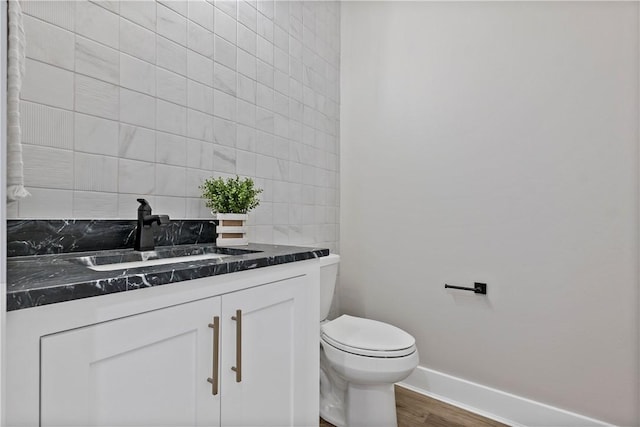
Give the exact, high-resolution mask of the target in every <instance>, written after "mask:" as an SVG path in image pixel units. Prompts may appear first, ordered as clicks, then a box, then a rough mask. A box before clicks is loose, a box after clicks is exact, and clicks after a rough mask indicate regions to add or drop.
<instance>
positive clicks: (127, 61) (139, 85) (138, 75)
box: [120, 53, 156, 96]
mask: <svg viewBox="0 0 640 427" xmlns="http://www.w3.org/2000/svg"><path fill="white" fill-rule="evenodd" d="M120 86H122V87H125V88H127V89H132V90H135V91H138V92H143V93H145V94H147V95H150V96H155V95H156V67H155V66H154V65H153V64H150V63H148V62H145V61H141V60H140V59H137V58H134V57H133V56H130V55H127V54H124V53H121V54H120Z"/></svg>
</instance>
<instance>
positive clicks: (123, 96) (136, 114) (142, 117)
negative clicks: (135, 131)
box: [120, 88, 156, 129]
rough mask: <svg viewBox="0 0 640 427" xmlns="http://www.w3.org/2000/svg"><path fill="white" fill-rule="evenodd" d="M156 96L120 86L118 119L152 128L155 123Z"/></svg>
mask: <svg viewBox="0 0 640 427" xmlns="http://www.w3.org/2000/svg"><path fill="white" fill-rule="evenodd" d="M155 105H156V98H154V97H152V96H149V95H145V94H143V93H140V92H134V91H132V90H128V89H124V88H120V121H121V122H123V123H130V124H133V125H138V126H144V127H147V128H151V129H153V128H154V127H155V125H156V109H155Z"/></svg>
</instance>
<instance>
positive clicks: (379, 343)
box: [320, 315, 416, 358]
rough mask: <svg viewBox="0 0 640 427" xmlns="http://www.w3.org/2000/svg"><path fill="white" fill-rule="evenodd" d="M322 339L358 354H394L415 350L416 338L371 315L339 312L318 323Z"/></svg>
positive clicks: (402, 355)
mask: <svg viewBox="0 0 640 427" xmlns="http://www.w3.org/2000/svg"><path fill="white" fill-rule="evenodd" d="M320 329H321V338H322V340H323V341H324V342H325V343H327V344H329V345H331V346H332V347H335V348H337V349H339V350H342V351H345V352H347V353H352V354H356V355H360V356H368V357H378V358H393V357H404V356H408V355H410V354H412V353H414V352H415V351H416V347H415V339H414V338H413V337H412V336H411V335H409V334H408V333H406V332H405V331H403V330H402V329H400V328H397V327H395V326H392V325H389V324H387V323H383V322H378V321H376V320H371V319H363V318H361V317H354V316H349V315H342V316H340V317H338V318H337V319H335V320H332V321H330V322H327V323H325V324H323V325H322V326H321V328H320Z"/></svg>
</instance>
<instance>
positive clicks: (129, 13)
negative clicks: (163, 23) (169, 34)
mask: <svg viewBox="0 0 640 427" xmlns="http://www.w3.org/2000/svg"><path fill="white" fill-rule="evenodd" d="M120 16H122V17H123V18H127V19H128V20H130V21H132V22H135V23H136V24H138V25H141V26H143V27H145V28H146V29H148V30H151V31H155V30H156V2H154V1H147V0H140V1H138V0H127V1H122V2H120Z"/></svg>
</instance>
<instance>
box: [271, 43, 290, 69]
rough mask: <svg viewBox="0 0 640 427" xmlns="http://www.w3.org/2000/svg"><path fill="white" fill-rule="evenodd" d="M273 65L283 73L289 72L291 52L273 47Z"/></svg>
mask: <svg viewBox="0 0 640 427" xmlns="http://www.w3.org/2000/svg"><path fill="white" fill-rule="evenodd" d="M273 65H274V67H275V70H276V71H281V72H283V73H288V72H289V54H288V53H287V52H286V51H284V50H282V49H280V48H277V47H276V48H274V49H273Z"/></svg>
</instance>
